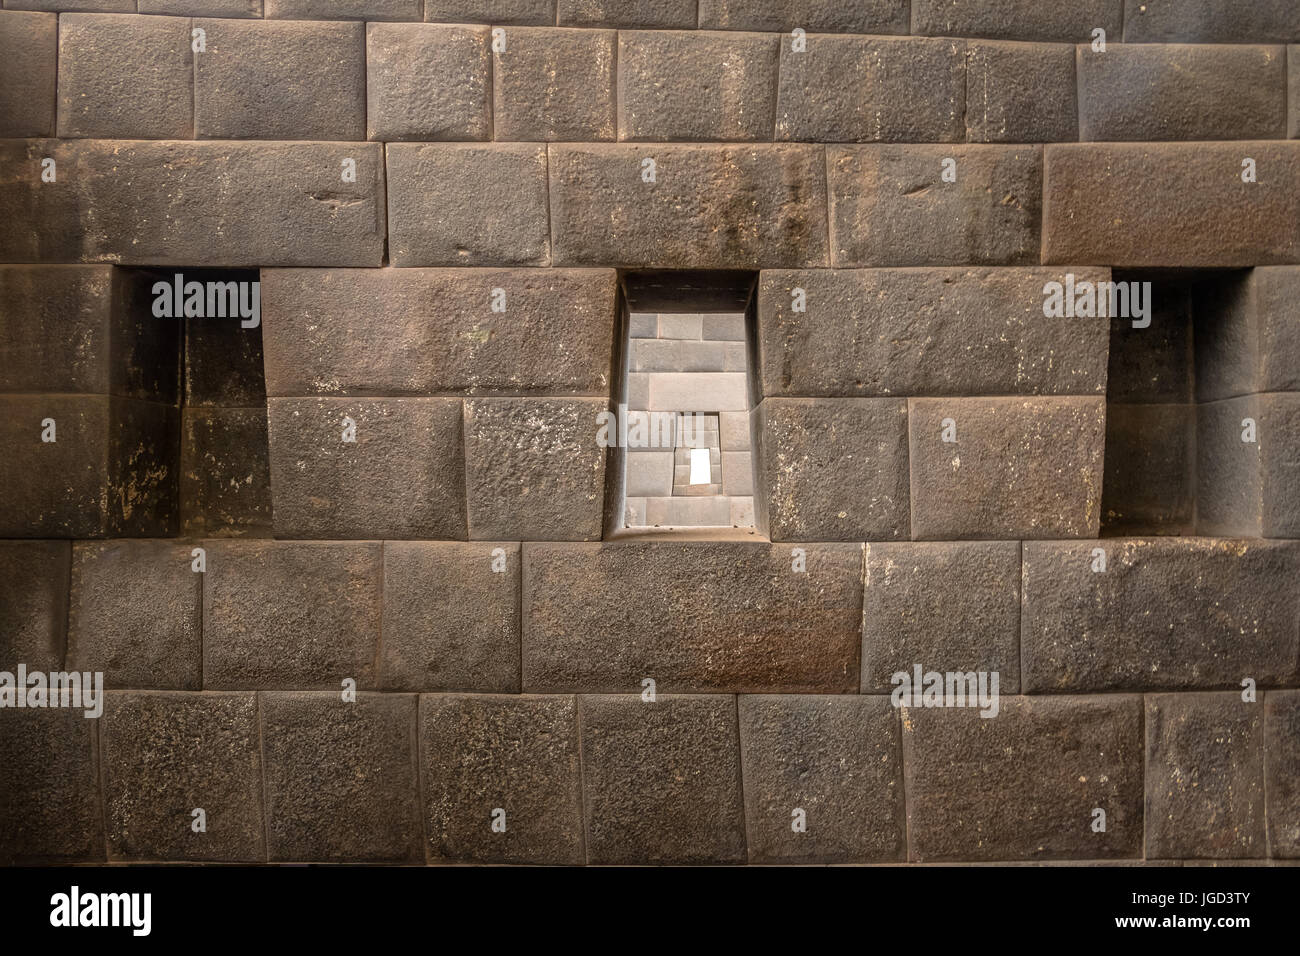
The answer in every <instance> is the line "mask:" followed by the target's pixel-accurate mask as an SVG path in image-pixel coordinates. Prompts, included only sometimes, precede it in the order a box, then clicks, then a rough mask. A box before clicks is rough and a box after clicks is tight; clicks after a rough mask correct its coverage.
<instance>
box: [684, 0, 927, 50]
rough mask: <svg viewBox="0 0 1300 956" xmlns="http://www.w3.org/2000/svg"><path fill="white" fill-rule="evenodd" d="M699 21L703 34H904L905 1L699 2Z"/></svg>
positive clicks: (906, 5) (723, 0)
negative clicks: (766, 32) (749, 31)
mask: <svg viewBox="0 0 1300 956" xmlns="http://www.w3.org/2000/svg"><path fill="white" fill-rule="evenodd" d="M699 19H700V28H701V29H704V30H763V31H768V32H775V33H789V32H790V31H791V30H793V29H794V28H795V27H799V28H801V29H803V30H806V31H807V32H809V33H874V34H880V33H907V32H908V0H859V2H856V3H851V4H846V3H841V2H839V0H700V13H699ZM782 42H784V43H786V44H788V43H789V39H788V38H786V39H785V40H783V41H782Z"/></svg>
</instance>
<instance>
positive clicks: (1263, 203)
mask: <svg viewBox="0 0 1300 956" xmlns="http://www.w3.org/2000/svg"><path fill="white" fill-rule="evenodd" d="M0 137H3V138H2V139H0V222H3V227H2V228H0V263H2V264H0V489H3V495H2V496H0V539H3V540H0V768H3V769H2V770H0V860H2V861H3V862H6V863H51V862H87V861H175V860H181V861H253V862H257V861H263V862H283V861H295V862H302V861H306V862H328V861H386V862H405V863H410V862H430V863H443V862H458V863H459V862H473V863H496V862H510V863H551V864H583V863H592V864H602V863H745V862H748V863H840V862H862V863H904V862H912V863H926V862H971V863H975V862H986V861H1008V862H1009V861H1056V860H1072V861H1112V862H1113V861H1147V862H1152V863H1170V862H1174V863H1176V862H1179V861H1202V860H1215V861H1220V862H1223V861H1227V862H1247V861H1249V862H1260V861H1269V862H1273V863H1282V862H1285V861H1288V860H1294V859H1297V858H1300V591H1298V590H1297V587H1296V584H1297V580H1298V578H1300V5H1297V4H1296V3H1295V2H1294V0H1257V2H1252V3H1245V2H1241V0H1144V2H1141V3H1139V2H1138V0H1086V2H1077V3H1055V2H1041V0H910V2H909V0H863V2H856V3H846V2H842V0H839V2H837V0H663V2H655V3H650V2H635V0H490V2H489V0H459V2H456V0H339V2H324V0H3V9H0ZM178 277H179V278H178ZM189 283H197V285H195V286H193V291H192V290H191V286H190V285H189ZM724 287H725V289H728V290H733V291H734V290H735V289H737V288H739V289H741V290H742V293H741V295H740V301H730V300H729V299H728V295H731V293H727V294H722V293H718V294H715V292H717V290H718V289H721V288H724ZM647 296H649V297H650V298H653V297H654V296H658V297H659V298H660V299H663V300H664V301H663V302H660V303H657V304H656V303H648V304H647V303H646V302H645V300H646V297H647ZM732 298H734V296H732ZM723 299H727V300H728V301H726V302H722V304H720V300H723ZM724 313H725V314H729V315H731V316H732V318H731V319H730V320H729V323H730V324H729V325H728V326H727V329H726V330H725V331H726V334H722V332H721V331H720V332H719V334H718V335H717V336H716V339H717V341H716V343H708V344H719V345H723V346H724V347H723V348H719V349H714V350H713V351H715V352H718V353H719V355H721V356H722V358H721V362H722V364H721V365H720V366H719V367H718V368H716V369H714V368H713V367H712V365H709V366H708V369H703V368H700V367H698V366H696V367H690V366H691V363H692V362H697V363H698V362H705V363H706V364H707V363H708V362H712V361H713V359H712V358H708V359H704V358H700V357H699V356H695V357H694V358H692V357H691V356H688V355H687V354H686V351H685V350H683V349H680V348H678V349H675V350H673V349H661V350H660V352H659V353H658V356H657V358H654V359H650V358H647V357H646V355H645V354H643V353H645V352H646V350H645V349H644V347H642V348H640V349H638V347H637V343H638V342H644V341H646V340H647V338H646V336H645V332H644V327H642V326H639V322H641V321H642V320H641V319H640V318H639V317H641V316H644V315H647V314H649V315H660V316H664V315H677V316H681V315H694V316H696V317H697V318H698V317H699V316H701V315H708V314H724ZM638 328H641V331H640V332H639V331H638ZM656 328H657V329H658V328H660V326H656ZM664 337H665V338H676V336H664ZM685 338H693V339H696V340H698V341H697V342H696V344H697V345H704V344H706V340H707V339H709V336H708V335H705V334H704V332H703V329H702V328H701V331H700V332H699V334H696V335H693V336H685ZM737 343H738V345H739V347H738V348H737V347H732V348H730V349H728V348H726V347H725V346H727V345H733V346H734V345H736V344H737ZM692 354H694V353H692ZM638 361H645V362H651V363H652V364H654V367H653V368H651V367H649V366H645V367H638V365H637V364H636V363H637V362H638ZM738 370H739V371H742V372H744V376H745V377H744V379H743V380H740V379H738V380H737V381H736V384H737V385H738V386H743V388H733V389H732V391H731V392H730V393H729V394H728V396H727V397H726V398H725V399H724V398H717V397H714V398H709V397H700V398H693V399H692V403H696V402H698V403H701V404H703V403H708V402H715V403H716V405H710V407H701V408H691V409H684V408H678V407H677V405H676V404H674V403H672V402H668V404H667V406H666V407H670V408H673V409H675V410H679V411H688V410H689V411H697V412H704V413H708V414H714V415H719V416H722V417H720V418H719V423H720V424H719V429H720V437H719V452H720V456H719V459H718V460H719V462H720V464H721V465H722V476H723V482H722V485H724V486H723V487H719V488H718V489H716V491H717V492H720V493H721V494H723V495H735V496H737V498H740V497H744V498H748V497H750V496H751V495H752V500H753V504H752V511H748V510H746V509H745V508H744V507H743V506H742V507H740V508H739V509H735V508H733V507H732V504H734V502H735V500H736V499H733V501H732V503H729V504H728V508H727V512H726V517H727V519H728V520H725V521H724V520H723V519H722V517H720V516H721V514H722V512H721V511H719V512H718V515H719V517H717V518H714V519H709V520H703V521H695V520H687V519H685V518H683V519H681V520H680V521H678V522H674V521H672V520H668V519H667V518H665V519H664V520H661V521H653V520H651V521H647V520H645V519H646V518H647V515H646V514H645V513H644V512H642V513H641V514H640V516H639V520H634V521H629V520H628V517H627V516H628V514H629V511H631V512H632V513H633V514H635V513H636V508H637V507H638V506H640V507H642V508H648V505H645V504H641V505H638V503H639V502H645V501H646V500H647V498H648V497H653V496H648V491H649V490H656V489H658V490H663V489H668V491H667V492H666V493H665V494H663V495H658V497H661V498H663V499H665V500H672V490H671V489H672V487H673V483H674V481H673V480H674V479H675V477H676V472H675V470H674V471H672V472H669V471H663V472H662V473H661V474H660V475H659V478H658V479H656V480H658V481H659V482H660V484H655V485H652V484H650V483H648V482H649V479H647V478H646V476H645V474H642V473H641V472H640V471H638V468H643V467H645V466H644V465H643V464H642V465H638V463H637V462H635V461H633V459H636V458H637V457H638V456H651V455H657V454H659V453H656V452H654V451H647V450H646V449H645V448H636V447H629V444H628V443H627V442H626V441H620V440H616V439H610V437H609V436H610V434H611V433H610V432H608V431H607V432H606V433H604V434H602V433H601V431H600V426H601V424H602V423H607V422H608V421H609V416H611V415H613V416H615V418H616V419H617V418H618V417H620V411H621V410H626V409H627V408H629V407H630V408H631V409H632V410H633V411H643V410H646V409H653V408H654V407H655V406H654V404H653V402H652V401H650V399H649V397H647V399H646V403H645V405H644V406H643V407H638V403H637V402H636V401H635V400H633V401H632V402H631V404H630V405H629V398H630V397H631V396H634V395H635V394H636V389H638V388H639V387H640V384H641V383H640V382H639V380H638V379H637V378H636V376H638V375H644V374H648V373H650V372H653V373H656V374H660V373H662V374H668V375H673V374H679V373H681V374H685V373H690V372H693V371H709V372H710V373H711V374H718V375H732V376H734V375H735V374H736V372H737V371H738ZM729 381H730V380H729ZM742 391H743V393H744V394H743V396H741V394H740V392H742ZM624 424H626V422H624ZM746 426H747V428H746ZM612 434H613V435H614V436H618V437H622V433H621V432H620V431H619V429H617V428H615V429H613V431H612ZM729 435H730V438H729V437H728V436H729ZM742 439H743V441H744V447H745V448H746V449H747V450H746V451H744V452H743V456H744V459H745V462H744V467H745V468H748V469H749V472H748V477H749V479H750V481H749V483H748V484H746V483H744V482H741V483H739V484H737V485H735V486H734V488H730V487H726V486H725V484H726V481H727V477H728V474H729V472H728V466H727V463H726V461H725V459H726V457H727V456H728V455H729V454H730V455H732V456H739V455H741V451H740V446H739V445H735V446H731V447H730V448H729V446H728V444H727V443H728V441H736V442H740V441H742ZM645 460H647V461H648V460H649V458H646V459H645ZM664 460H665V461H669V458H665V459H664ZM736 461H739V458H738V457H737V458H736ZM671 464H672V465H673V466H675V465H677V464H678V462H677V461H676V460H675V456H673V457H672V458H671ZM731 474H737V475H738V474H740V466H739V465H737V466H736V470H734V471H733V472H732V473H731ZM684 500H689V496H685V497H684ZM723 500H725V499H723ZM664 514H665V515H667V512H666V511H665V512H664ZM674 523H681V524H706V525H735V526H737V527H712V528H707V529H700V528H696V529H692V530H689V531H685V530H682V529H680V528H673V527H666V526H661V527H658V528H654V527H626V526H627V525H628V524H632V525H646V524H649V525H656V524H658V525H671V524H674ZM750 525H752V527H749V526H750ZM69 675H72V676H69ZM81 675H85V685H84V687H83V684H82V681H81V680H80V678H81ZM95 675H99V679H102V686H103V688H104V691H103V694H102V696H99V695H94V693H93V688H94V686H95V680H96V677H95ZM74 678H76V679H75V680H74ZM50 680H53V682H54V689H53V690H51V689H50V687H49V684H48V682H49V681H50ZM74 685H75V690H76V691H77V697H76V698H74V697H73V695H72V690H73V689H74ZM83 689H86V690H90V691H91V696H90V697H86V698H81V696H80V694H81V691H82V690H83Z"/></svg>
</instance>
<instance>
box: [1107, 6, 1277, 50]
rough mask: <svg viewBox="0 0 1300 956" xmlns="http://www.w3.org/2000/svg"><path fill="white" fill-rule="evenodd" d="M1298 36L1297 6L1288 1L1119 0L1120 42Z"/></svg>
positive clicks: (1241, 40) (1238, 40) (1265, 39)
mask: <svg viewBox="0 0 1300 956" xmlns="http://www.w3.org/2000/svg"><path fill="white" fill-rule="evenodd" d="M1297 40H1300V7H1296V6H1295V4H1294V3H1292V2H1291V0H1254V2H1252V3H1251V5H1250V9H1249V12H1244V11H1243V10H1242V8H1241V6H1240V5H1239V4H1237V3H1235V2H1234V0H1160V2H1159V3H1154V2H1151V0H1124V41H1125V42H1126V43H1152V42H1158V43H1170V42H1182V43H1267V42H1270V41H1283V42H1285V41H1290V42H1292V43H1294V42H1296V41H1297Z"/></svg>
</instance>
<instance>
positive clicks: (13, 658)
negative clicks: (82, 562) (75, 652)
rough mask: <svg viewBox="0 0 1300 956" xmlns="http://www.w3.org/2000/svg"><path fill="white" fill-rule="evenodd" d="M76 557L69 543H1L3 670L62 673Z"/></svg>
mask: <svg viewBox="0 0 1300 956" xmlns="http://www.w3.org/2000/svg"><path fill="white" fill-rule="evenodd" d="M71 554H72V545H71V544H70V543H69V542H67V541H3V542H0V670H7V671H9V672H10V673H14V668H15V667H17V666H18V665H19V664H26V665H27V668H28V670H32V671H43V672H46V673H49V672H51V671H58V670H62V665H63V654H64V649H65V646H66V643H67V631H68V573H69V571H68V569H69V566H70V565H69V562H70V559H71Z"/></svg>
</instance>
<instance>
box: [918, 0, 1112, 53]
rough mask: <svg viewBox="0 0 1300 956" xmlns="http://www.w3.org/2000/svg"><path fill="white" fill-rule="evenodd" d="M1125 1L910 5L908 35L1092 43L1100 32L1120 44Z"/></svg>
mask: <svg viewBox="0 0 1300 956" xmlns="http://www.w3.org/2000/svg"><path fill="white" fill-rule="evenodd" d="M1123 7H1124V0H1079V2H1077V3H1041V2H1039V0H912V32H914V33H919V34H925V35H930V36H936V35H937V36H965V37H991V38H993V39H998V40H1060V41H1063V42H1066V43H1076V42H1083V41H1085V40H1091V38H1092V31H1093V30H1095V29H1097V28H1101V29H1103V30H1105V31H1106V36H1107V37H1108V38H1109V39H1111V40H1112V41H1118V40H1119V38H1120V35H1119V34H1120V24H1122V23H1123V22H1124V19H1123V13H1124V11H1123Z"/></svg>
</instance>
